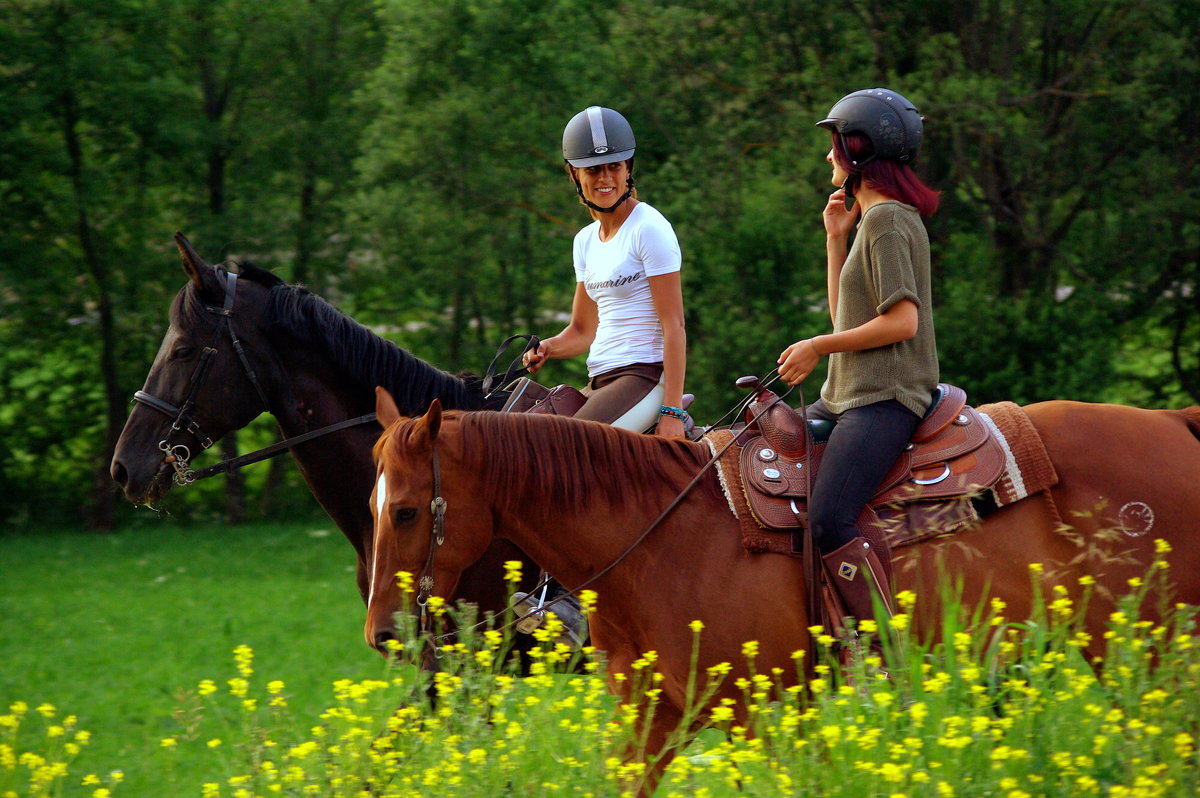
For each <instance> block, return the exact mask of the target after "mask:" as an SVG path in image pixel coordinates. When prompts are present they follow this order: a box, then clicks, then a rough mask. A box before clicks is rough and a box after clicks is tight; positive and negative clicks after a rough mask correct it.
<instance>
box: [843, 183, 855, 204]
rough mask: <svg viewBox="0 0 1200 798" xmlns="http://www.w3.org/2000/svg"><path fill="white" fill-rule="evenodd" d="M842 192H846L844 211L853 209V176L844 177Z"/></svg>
mask: <svg viewBox="0 0 1200 798" xmlns="http://www.w3.org/2000/svg"><path fill="white" fill-rule="evenodd" d="M842 191H845V192H846V210H847V211H848V210H850V209H851V208H853V207H854V175H846V179H845V180H844V181H842Z"/></svg>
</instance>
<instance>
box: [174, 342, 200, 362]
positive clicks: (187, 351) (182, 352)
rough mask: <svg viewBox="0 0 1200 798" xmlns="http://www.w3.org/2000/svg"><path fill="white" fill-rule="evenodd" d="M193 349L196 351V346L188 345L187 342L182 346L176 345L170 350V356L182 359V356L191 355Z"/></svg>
mask: <svg viewBox="0 0 1200 798" xmlns="http://www.w3.org/2000/svg"><path fill="white" fill-rule="evenodd" d="M195 351H196V348H195V347H193V346H189V345H188V344H184V345H182V346H177V347H175V349H174V350H173V351H172V352H171V358H172V359H174V360H183V359H184V358H188V357H191V356H192V352H195Z"/></svg>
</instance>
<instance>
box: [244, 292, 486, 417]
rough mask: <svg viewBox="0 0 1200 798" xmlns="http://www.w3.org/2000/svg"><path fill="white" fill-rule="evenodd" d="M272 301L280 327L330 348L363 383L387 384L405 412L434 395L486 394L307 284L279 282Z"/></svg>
mask: <svg viewBox="0 0 1200 798" xmlns="http://www.w3.org/2000/svg"><path fill="white" fill-rule="evenodd" d="M268 301H269V307H268V318H269V319H270V321H271V323H272V324H273V325H274V326H276V327H278V328H279V329H281V330H283V331H284V332H286V333H287V334H288V335H289V336H291V337H293V338H296V339H298V340H300V341H301V342H303V343H305V344H307V345H310V346H314V347H317V348H319V349H320V350H322V351H324V352H325V353H326V354H327V355H328V356H329V357H330V359H331V360H332V362H333V363H335V364H336V365H337V366H338V368H339V369H341V370H342V371H343V372H344V373H345V374H346V376H347V377H348V378H350V379H351V380H353V381H355V382H357V383H358V384H359V385H361V386H362V387H363V388H365V389H368V390H374V388H375V386H377V385H382V386H383V387H384V388H387V389H388V391H389V392H390V393H391V394H392V396H393V398H395V400H396V405H397V407H399V408H400V410H401V412H404V413H412V414H416V413H420V412H423V411H424V410H425V409H426V408H427V407H428V406H429V402H430V400H431V399H433V398H434V397H438V398H439V399H441V400H442V403H443V404H444V405H446V406H447V407H454V408H467V407H475V406H478V405H479V403H480V401H481V399H482V396H481V394H480V392H479V389H478V387H477V386H472V385H470V384H468V383H467V382H466V381H465V380H462V379H460V378H458V377H455V376H454V375H452V374H450V373H448V372H445V371H442V370H441V369H439V368H437V367H435V366H433V365H431V364H429V363H427V362H425V361H424V360H422V359H421V358H419V357H416V356H415V355H413V354H411V353H409V352H407V351H405V350H404V349H402V348H400V347H399V346H397V345H396V344H395V343H393V342H391V341H389V340H387V339H386V338H383V337H382V336H379V335H376V334H375V333H373V332H371V331H370V330H369V329H367V328H366V327H364V326H363V325H362V324H359V323H358V322H357V321H355V320H354V319H352V318H350V317H349V316H347V315H346V314H345V313H343V312H342V311H340V310H338V309H337V308H335V307H333V306H332V305H330V304H329V303H328V302H326V301H325V300H324V299H322V298H320V297H319V296H317V295H316V294H313V293H312V292H310V291H309V290H308V289H307V288H304V287H302V286H297V285H289V284H286V283H283V284H279V285H276V286H274V287H273V288H272V289H271V293H270V298H269V300H268Z"/></svg>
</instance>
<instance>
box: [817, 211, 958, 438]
mask: <svg viewBox="0 0 1200 798" xmlns="http://www.w3.org/2000/svg"><path fill="white" fill-rule="evenodd" d="M838 286H839V287H838V307H837V316H836V318H835V319H834V324H833V328H834V332H841V331H842V330H850V329H853V328H855V327H859V326H861V325H863V324H865V323H867V322H868V321H870V320H871V319H873V318H875V317H876V316H880V315H882V314H883V313H884V312H885V311H886V310H887V309H888V308H890V307H892V306H893V305H895V304H896V303H897V302H899V301H900V300H902V299H910V300H912V301H913V302H915V303H916V305H917V334H916V335H915V336H914V337H913V338H911V339H909V340H907V341H898V342H897V343H894V344H888V345H887V346H880V347H876V348H874V349H867V350H864V351H861V352H835V353H833V354H831V355H830V356H829V372H828V377H827V379H826V380H825V385H824V387H822V389H821V398H822V399H823V400H824V401H825V405H826V406H827V407H828V408H829V409H830V410H831V411H832V412H834V413H842V412H845V411H846V410H849V409H851V408H854V407H862V406H864V405H869V404H874V403H876V402H882V401H885V400H888V399H895V400H896V401H898V402H900V404H902V405H904V406H905V407H907V408H908V409H909V410H911V411H912V412H914V413H916V414H917V415H918V416H923V415H924V414H925V411H926V410H928V409H929V404H930V401H931V395H932V393H933V390H934V388H936V387H937V382H938V378H939V370H938V358H937V342H936V340H935V338H934V332H933V303H932V299H931V291H930V278H929V236H928V234H927V233H926V232H925V225H924V224H923V223H922V221H921V216H920V214H919V213H918V212H917V209H916V208H914V207H912V206H911V205H905V204H904V203H901V202H897V201H895V200H887V201H885V202H880V203H877V204H875V205H872V206H871V207H870V208H868V209H867V211H866V213H864V214H863V218H862V219H861V220H860V222H859V224H858V230H857V232H856V233H855V237H854V243H853V244H852V245H851V247H850V252H849V254H848V255H847V256H846V263H845V265H844V266H843V267H842V274H841V278H840V281H839V283H838Z"/></svg>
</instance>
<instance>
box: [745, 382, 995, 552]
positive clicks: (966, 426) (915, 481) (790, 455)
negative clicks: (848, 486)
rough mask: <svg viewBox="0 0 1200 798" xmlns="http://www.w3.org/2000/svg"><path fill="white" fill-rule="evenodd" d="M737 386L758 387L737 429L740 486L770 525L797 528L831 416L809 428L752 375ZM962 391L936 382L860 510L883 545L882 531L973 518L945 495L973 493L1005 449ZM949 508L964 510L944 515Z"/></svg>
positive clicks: (868, 532) (871, 535)
mask: <svg viewBox="0 0 1200 798" xmlns="http://www.w3.org/2000/svg"><path fill="white" fill-rule="evenodd" d="M738 387H740V388H743V389H747V388H749V389H753V390H755V391H756V395H755V397H754V399H753V401H752V402H751V403H750V405H749V406H748V407H747V409H746V420H747V422H748V423H747V426H746V427H745V429H744V430H742V431H741V432H740V433H739V434H738V443H739V444H741V447H740V448H741V453H740V471H741V478H742V488H743V490H744V493H745V497H746V500H747V503H748V504H749V508H750V510H751V513H752V514H753V516H754V518H755V520H757V521H758V523H759V524H760V525H762V526H763V527H766V528H768V529H772V530H776V531H793V533H796V532H801V533H802V532H803V531H805V530H807V525H808V513H807V507H808V490H809V489H810V487H811V485H812V483H813V481H814V480H815V477H816V473H817V472H818V470H819V469H820V467H821V455H822V453H823V451H824V448H825V443H826V442H827V441H828V440H829V435H830V434H831V433H832V431H833V427H834V422H831V421H826V420H817V419H808V420H807V431H806V425H805V420H803V419H801V417H800V415H799V414H798V413H797V412H796V411H795V410H794V409H792V408H791V407H790V406H788V405H787V404H785V403H784V402H783V401H781V400H780V398H779V396H777V395H776V394H775V393H774V392H773V391H771V390H770V389H769V388H767V387H766V386H764V385H763V384H762V383H761V382H760V381H759V380H758V379H757V378H756V377H743V378H742V379H740V380H738ZM966 398H967V397H966V393H965V392H964V391H963V390H962V389H961V388H958V387H956V386H953V385H948V384H944V383H943V384H939V385H938V386H937V389H936V391H935V392H934V397H933V402H932V404H931V405H930V408H929V410H928V411H927V412H926V414H925V417H924V418H923V419H922V420H921V422H920V424H919V425H918V426H917V428H916V431H915V432H914V433H913V436H912V440H911V442H910V443H909V445H908V447H907V448H906V449H905V450H904V452H903V453H902V454H901V455H900V457H899V458H898V459H897V460H896V463H895V464H894V465H893V466H892V468H891V470H890V471H888V473H887V476H886V477H885V478H884V480H883V483H882V484H881V485H880V487H879V490H878V491H877V492H876V494H875V496H874V497H873V498H872V499H871V501H870V502H869V504H868V506H867V507H866V508H864V510H863V512H862V514H861V515H860V516H859V518H858V527H859V531H860V533H861V534H863V535H864V536H865V537H867V538H868V539H871V540H873V541H876V542H877V543H879V544H882V545H884V546H885V547H886V546H887V542H888V541H887V539H886V538H888V537H893V538H894V537H895V536H896V533H897V532H899V533H901V534H902V535H903V534H908V535H909V536H912V535H919V534H921V533H922V530H921V529H920V527H927V526H929V525H931V524H936V525H937V526H938V527H940V528H941V530H942V531H946V528H947V527H948V526H949V527H957V526H961V525H962V524H963V523H965V522H966V520H969V519H967V518H966V517H965V516H966V515H970V518H971V519H973V518H975V516H974V515H973V514H972V511H971V510H970V508H963V507H962V506H961V505H965V504H966V502H953V503H951V502H947V501H944V500H947V499H951V498H957V497H967V496H972V495H975V494H978V493H979V492H981V491H983V490H984V489H986V488H988V487H990V486H992V485H994V484H995V483H996V482H998V481H999V480H1000V478H1001V476H1002V474H1003V473H1004V467H1005V453H1004V448H1003V446H1002V445H1001V443H1000V442H999V441H998V440H997V439H996V437H995V436H994V435H993V434H992V431H991V428H990V427H989V425H987V424H986V423H984V421H983V418H982V417H981V415H980V413H979V412H978V411H977V410H975V408H973V407H970V406H968V405H967V403H966ZM752 420H753V423H750V422H751V421H752ZM806 472H807V473H806ZM939 500H941V501H939ZM947 512H952V513H957V514H960V515H964V517H962V518H959V517H957V516H956V517H953V518H947V517H945V515H946V513H947ZM885 527H886V528H888V533H887V535H885V534H884V533H883V531H882V530H883V528H885ZM802 540H803V535H802V534H793V536H792V550H793V552H794V553H798V552H799V551H801V544H802ZM884 550H886V548H885V549H884Z"/></svg>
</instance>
